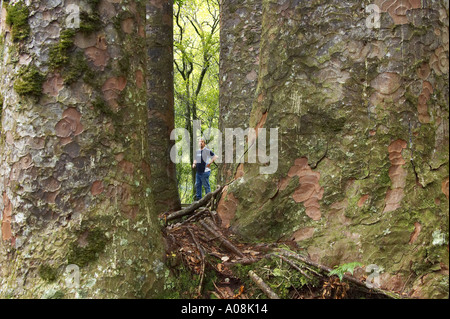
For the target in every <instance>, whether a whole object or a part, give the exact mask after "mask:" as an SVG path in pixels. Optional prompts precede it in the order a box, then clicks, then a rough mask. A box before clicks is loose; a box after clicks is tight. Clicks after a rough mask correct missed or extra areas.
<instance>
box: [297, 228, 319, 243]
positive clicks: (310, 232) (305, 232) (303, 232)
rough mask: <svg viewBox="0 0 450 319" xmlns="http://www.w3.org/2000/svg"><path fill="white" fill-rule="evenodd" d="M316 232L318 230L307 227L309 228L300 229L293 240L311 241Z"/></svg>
mask: <svg viewBox="0 0 450 319" xmlns="http://www.w3.org/2000/svg"><path fill="white" fill-rule="evenodd" d="M315 230H316V229H315V228H314V227H307V228H302V229H299V230H297V231H296V232H295V233H294V234H293V235H292V240H294V241H302V240H306V239H309V238H311V237H313V236H314V232H315Z"/></svg>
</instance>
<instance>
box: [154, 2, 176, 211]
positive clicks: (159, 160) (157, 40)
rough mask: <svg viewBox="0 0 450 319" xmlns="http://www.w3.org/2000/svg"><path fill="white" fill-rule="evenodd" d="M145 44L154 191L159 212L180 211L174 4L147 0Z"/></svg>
mask: <svg viewBox="0 0 450 319" xmlns="http://www.w3.org/2000/svg"><path fill="white" fill-rule="evenodd" d="M146 14H147V17H148V23H147V27H146V36H147V37H146V42H147V47H148V60H147V72H148V73H147V74H149V75H150V74H151V77H150V78H149V79H148V81H147V93H148V104H147V108H148V143H149V147H150V149H152V150H153V152H152V154H151V157H150V162H151V164H150V166H151V170H152V177H153V178H152V189H153V192H154V193H155V194H157V195H156V196H155V205H156V209H157V210H158V211H159V212H165V211H175V210H178V209H180V208H181V202H180V198H179V195H178V188H177V180H176V168H175V164H174V163H173V162H172V161H171V160H170V150H171V149H172V147H173V146H174V145H175V141H171V140H170V134H171V132H172V130H173V129H174V128H175V127H174V125H175V118H174V117H175V109H174V83H173V81H174V75H173V1H168V0H157V1H148V2H147V4H146Z"/></svg>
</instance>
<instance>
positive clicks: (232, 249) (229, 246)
mask: <svg viewBox="0 0 450 319" xmlns="http://www.w3.org/2000/svg"><path fill="white" fill-rule="evenodd" d="M199 223H200V225H202V227H203V228H204V229H205V230H206V231H207V232H208V233H210V234H211V235H213V236H214V237H215V238H217V239H218V240H219V241H220V243H221V244H222V245H223V246H225V247H226V248H227V249H228V250H229V251H230V252H232V253H234V254H236V255H237V256H239V257H242V258H244V257H245V256H244V254H243V253H241V251H240V250H239V249H238V248H237V247H236V246H234V245H233V244H232V243H231V242H230V241H228V240H227V239H225V238H224V237H223V235H222V234H221V233H219V232H218V231H216V230H215V229H214V226H212V225H211V223H212V224H213V222H212V221H211V219H209V218H206V219H205V220H200V221H199ZM213 225H214V224H213Z"/></svg>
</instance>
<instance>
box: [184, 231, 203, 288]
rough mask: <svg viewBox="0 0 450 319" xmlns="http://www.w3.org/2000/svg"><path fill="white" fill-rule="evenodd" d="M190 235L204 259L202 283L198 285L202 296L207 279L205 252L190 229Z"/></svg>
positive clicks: (201, 275)
mask: <svg viewBox="0 0 450 319" xmlns="http://www.w3.org/2000/svg"><path fill="white" fill-rule="evenodd" d="M188 231H189V234H190V235H191V237H192V240H193V241H194V244H195V246H196V247H197V249H198V251H199V252H200V256H201V257H202V269H201V274H200V283H199V284H198V291H197V293H198V295H199V296H200V295H201V294H202V287H203V279H204V278H205V252H204V251H203V248H202V246H201V245H200V244H199V242H198V241H197V238H196V237H195V235H194V232H193V231H192V230H191V229H190V228H188Z"/></svg>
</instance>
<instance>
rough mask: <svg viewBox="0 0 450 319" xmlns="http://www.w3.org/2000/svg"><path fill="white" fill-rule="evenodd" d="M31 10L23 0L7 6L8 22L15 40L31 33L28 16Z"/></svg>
mask: <svg viewBox="0 0 450 319" xmlns="http://www.w3.org/2000/svg"><path fill="white" fill-rule="evenodd" d="M29 14H30V11H29V9H28V7H27V6H26V5H25V4H24V3H23V2H22V1H21V2H18V3H16V4H13V5H8V6H7V8H6V24H8V25H9V26H10V27H11V35H12V38H13V40H14V41H21V40H24V39H25V38H27V37H28V36H29V35H30V30H31V29H30V26H29V24H28V16H29Z"/></svg>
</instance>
